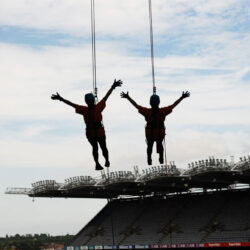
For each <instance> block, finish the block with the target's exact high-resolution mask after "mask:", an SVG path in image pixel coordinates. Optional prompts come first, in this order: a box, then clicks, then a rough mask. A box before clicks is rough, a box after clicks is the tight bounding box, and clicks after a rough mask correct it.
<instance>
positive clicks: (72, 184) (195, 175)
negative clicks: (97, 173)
mask: <svg viewBox="0 0 250 250" xmlns="http://www.w3.org/2000/svg"><path fill="white" fill-rule="evenodd" d="M188 165H189V167H188V169H187V170H181V169H178V168H177V167H176V165H175V164H174V162H170V165H167V166H166V165H161V166H153V167H150V168H147V169H144V170H142V173H139V170H138V168H137V167H135V169H134V172H131V171H116V172H111V173H109V174H105V173H104V172H102V175H101V177H99V178H93V177H91V176H76V177H71V178H68V179H66V180H65V182H64V183H58V182H56V181H55V180H43V181H38V182H35V183H33V184H32V187H31V188H8V189H7V190H6V192H5V193H6V194H24V195H28V196H31V197H57V198H117V197H119V196H124V195H129V196H144V195H152V194H159V195H164V194H169V193H180V192H187V191H190V190H191V189H193V188H203V189H221V188H230V187H231V186H232V185H234V184H239V183H242V184H250V156H248V157H242V158H240V161H239V162H237V163H233V162H230V163H228V162H227V160H225V159H215V158H214V157H209V158H208V159H205V160H201V161H197V162H193V163H190V164H188Z"/></svg>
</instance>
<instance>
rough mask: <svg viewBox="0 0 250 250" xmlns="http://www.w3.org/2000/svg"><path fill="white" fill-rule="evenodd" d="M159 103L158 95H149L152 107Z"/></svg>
mask: <svg viewBox="0 0 250 250" xmlns="http://www.w3.org/2000/svg"><path fill="white" fill-rule="evenodd" d="M159 104H160V97H159V96H158V95H151V97H150V105H151V106H152V107H157V106H159Z"/></svg>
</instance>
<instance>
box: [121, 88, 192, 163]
mask: <svg viewBox="0 0 250 250" xmlns="http://www.w3.org/2000/svg"><path fill="white" fill-rule="evenodd" d="M189 96H190V93H189V92H188V91H186V92H184V91H183V92H182V95H181V97H180V98H179V99H178V100H176V101H175V102H174V103H173V104H172V105H170V106H167V107H163V108H160V107H159V104H160V97H159V96H158V95H156V94H154V95H152V96H151V97H150V105H151V108H146V107H142V106H140V105H138V104H137V103H136V102H135V101H134V100H133V99H132V98H131V97H130V96H129V93H128V92H127V93H125V92H122V93H121V97H122V98H126V99H128V100H129V101H130V103H131V104H132V105H133V106H134V107H136V108H137V109H138V112H139V113H140V114H141V115H143V116H144V118H145V120H146V122H147V124H146V129H145V134H146V140H147V161H148V165H152V150H153V144H154V142H156V149H157V153H158V154H159V162H160V164H163V162H164V158H163V151H164V150H163V144H162V142H163V140H164V137H165V134H166V133H165V126H164V121H165V118H166V116H167V115H169V114H170V113H171V112H172V110H173V109H174V108H175V107H176V106H177V105H178V104H179V103H180V102H181V101H182V100H183V99H184V98H186V97H189Z"/></svg>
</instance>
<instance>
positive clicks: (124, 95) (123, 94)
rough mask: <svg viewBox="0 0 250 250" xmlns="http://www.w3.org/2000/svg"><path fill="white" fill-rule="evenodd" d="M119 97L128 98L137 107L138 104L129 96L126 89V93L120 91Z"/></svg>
mask: <svg viewBox="0 0 250 250" xmlns="http://www.w3.org/2000/svg"><path fill="white" fill-rule="evenodd" d="M121 98H125V99H128V100H129V101H130V103H131V104H132V105H133V106H135V107H136V108H137V109H138V108H139V105H138V104H137V103H136V102H135V101H134V100H133V99H132V98H131V97H130V96H129V93H128V91H127V93H124V92H121Z"/></svg>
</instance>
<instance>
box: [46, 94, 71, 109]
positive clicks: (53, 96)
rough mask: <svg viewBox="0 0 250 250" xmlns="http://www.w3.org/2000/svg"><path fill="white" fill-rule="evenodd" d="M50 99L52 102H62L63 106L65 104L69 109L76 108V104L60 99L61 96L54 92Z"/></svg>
mask: <svg viewBox="0 0 250 250" xmlns="http://www.w3.org/2000/svg"><path fill="white" fill-rule="evenodd" d="M51 99H52V100H59V101H61V102H64V103H65V104H67V105H69V106H71V107H73V108H75V107H76V104H75V103H73V102H70V101H68V100H66V99H64V98H63V97H61V96H60V95H59V94H58V92H56V95H52V96H51Z"/></svg>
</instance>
